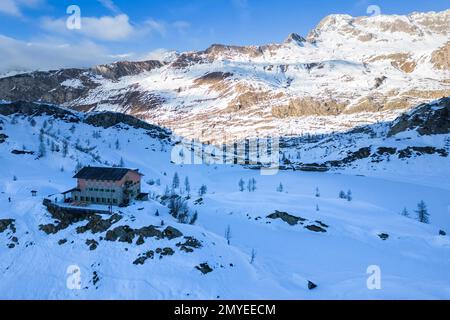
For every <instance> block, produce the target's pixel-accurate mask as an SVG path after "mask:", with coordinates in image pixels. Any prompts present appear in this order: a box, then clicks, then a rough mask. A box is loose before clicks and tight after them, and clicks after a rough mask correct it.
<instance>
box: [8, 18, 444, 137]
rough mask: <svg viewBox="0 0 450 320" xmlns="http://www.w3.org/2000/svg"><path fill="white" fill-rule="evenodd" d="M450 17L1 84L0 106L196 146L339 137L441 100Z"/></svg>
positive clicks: (367, 25)
mask: <svg viewBox="0 0 450 320" xmlns="http://www.w3.org/2000/svg"><path fill="white" fill-rule="evenodd" d="M449 26H450V10H447V11H443V12H437V13H435V12H430V13H414V14H411V15H408V16H397V15H393V16H387V15H380V16H373V17H351V16H348V15H332V16H328V17H326V18H324V19H323V20H322V21H321V22H320V23H319V25H318V26H317V27H316V28H314V29H313V30H312V31H311V32H310V33H309V35H308V36H307V37H306V38H303V37H301V36H300V35H297V34H291V35H289V37H288V38H287V39H286V40H285V41H284V42H283V43H280V44H269V45H264V46H227V45H220V44H215V45H212V46H211V47H209V48H208V49H206V50H204V51H198V52H185V53H177V54H175V55H173V57H172V58H171V59H168V60H166V61H164V62H160V61H144V62H118V63H114V64H111V65H103V66H97V67H93V68H90V69H85V70H82V69H65V70H58V71H50V72H34V73H29V74H21V75H16V76H12V77H5V78H0V99H3V100H7V101H16V100H26V101H40V102H46V103H55V104H61V105H64V106H65V107H69V108H72V109H75V110H80V111H85V112H90V111H114V112H121V113H126V114H131V115H134V116H136V117H139V118H141V119H143V120H145V121H147V122H150V123H154V124H158V125H161V126H164V127H168V128H170V129H172V130H173V131H174V132H175V133H177V134H179V135H181V136H184V137H189V138H196V139H199V140H201V141H203V142H219V143H220V142H224V141H229V140H233V139H242V138H248V137H252V136H267V135H272V136H274V135H275V136H290V135H292V136H295V135H301V134H304V133H312V134H317V133H319V134H321V133H329V132H334V131H348V130H349V129H351V128H353V127H357V126H360V125H364V124H370V123H375V122H379V121H390V120H393V119H395V118H396V117H397V116H399V115H400V114H401V113H402V112H403V111H405V110H407V109H410V108H412V107H414V106H415V105H418V104H420V103H426V102H430V101H432V100H435V99H438V98H441V97H445V96H449V95H450V68H449V66H450V63H449V43H450V39H449V34H450V27H449Z"/></svg>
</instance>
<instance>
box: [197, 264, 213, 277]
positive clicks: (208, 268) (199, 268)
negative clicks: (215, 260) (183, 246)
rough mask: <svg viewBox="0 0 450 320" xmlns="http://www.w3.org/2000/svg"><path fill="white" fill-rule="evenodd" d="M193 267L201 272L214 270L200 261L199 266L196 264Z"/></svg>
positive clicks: (206, 272)
mask: <svg viewBox="0 0 450 320" xmlns="http://www.w3.org/2000/svg"><path fill="white" fill-rule="evenodd" d="M195 269H197V270H199V271H200V272H201V273H203V274H208V273H210V272H213V271H214V270H213V269H212V268H211V267H210V266H209V265H208V264H207V263H201V264H200V265H199V266H196V267H195Z"/></svg>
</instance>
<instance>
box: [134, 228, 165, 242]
mask: <svg viewBox="0 0 450 320" xmlns="http://www.w3.org/2000/svg"><path fill="white" fill-rule="evenodd" d="M135 232H136V234H137V235H139V236H141V237H143V238H158V239H160V238H162V237H163V233H162V232H161V231H160V230H158V229H157V227H155V226H148V227H143V228H140V229H138V230H135Z"/></svg>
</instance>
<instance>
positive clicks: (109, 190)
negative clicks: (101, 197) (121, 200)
mask: <svg viewBox="0 0 450 320" xmlns="http://www.w3.org/2000/svg"><path fill="white" fill-rule="evenodd" d="M88 190H89V191H95V192H111V193H114V192H116V190H114V189H98V188H88Z"/></svg>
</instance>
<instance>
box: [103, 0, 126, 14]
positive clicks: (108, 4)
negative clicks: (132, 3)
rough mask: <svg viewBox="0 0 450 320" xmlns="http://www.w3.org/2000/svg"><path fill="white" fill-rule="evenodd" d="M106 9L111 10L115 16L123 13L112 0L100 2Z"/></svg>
mask: <svg viewBox="0 0 450 320" xmlns="http://www.w3.org/2000/svg"><path fill="white" fill-rule="evenodd" d="M98 2H100V3H101V4H102V5H103V6H104V7H105V8H106V9H108V10H110V11H111V12H113V13H115V14H120V13H121V12H122V11H121V10H120V9H119V7H118V6H117V5H116V4H115V3H114V1H112V0H98Z"/></svg>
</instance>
